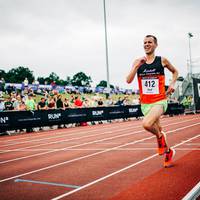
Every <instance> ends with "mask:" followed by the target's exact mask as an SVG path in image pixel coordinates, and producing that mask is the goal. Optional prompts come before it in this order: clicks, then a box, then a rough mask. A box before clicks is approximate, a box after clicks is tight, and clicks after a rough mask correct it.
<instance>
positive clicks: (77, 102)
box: [74, 95, 87, 126]
mask: <svg viewBox="0 0 200 200" xmlns="http://www.w3.org/2000/svg"><path fill="white" fill-rule="evenodd" d="M74 107H75V108H81V107H83V101H82V100H81V99H80V96H79V95H78V96H76V97H75V101H74ZM79 125H81V126H87V122H81V123H77V124H76V126H79Z"/></svg>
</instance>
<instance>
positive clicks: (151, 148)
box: [20, 144, 200, 152]
mask: <svg viewBox="0 0 200 200" xmlns="http://www.w3.org/2000/svg"><path fill="white" fill-rule="evenodd" d="M154 145H155V144H154ZM155 148H156V147H134V148H119V149H114V151H135V150H136V151H137V150H140V151H142V150H155ZM110 149H111V148H68V149H29V150H21V151H20V152H35V151H54V150H56V151H98V150H110ZM176 150H180V151H185V150H200V147H197V148H176Z"/></svg>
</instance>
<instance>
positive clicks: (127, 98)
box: [123, 95, 131, 106]
mask: <svg viewBox="0 0 200 200" xmlns="http://www.w3.org/2000/svg"><path fill="white" fill-rule="evenodd" d="M123 105H124V106H128V105H131V103H130V100H129V96H128V95H125V96H124V100H123Z"/></svg>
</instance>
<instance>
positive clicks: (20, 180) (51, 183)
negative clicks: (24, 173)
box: [14, 179, 81, 189]
mask: <svg viewBox="0 0 200 200" xmlns="http://www.w3.org/2000/svg"><path fill="white" fill-rule="evenodd" d="M14 182H16V183H19V182H25V183H36V184H43V185H53V186H60V187H67V188H75V189H76V188H80V187H81V186H77V185H69V184H62V183H53V182H46V181H34V180H27V179H15V180H14Z"/></svg>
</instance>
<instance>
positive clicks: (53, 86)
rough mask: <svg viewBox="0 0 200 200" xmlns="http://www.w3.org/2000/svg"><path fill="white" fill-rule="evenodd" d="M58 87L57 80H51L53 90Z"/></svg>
mask: <svg viewBox="0 0 200 200" xmlns="http://www.w3.org/2000/svg"><path fill="white" fill-rule="evenodd" d="M55 89H56V82H55V81H52V82H51V90H55Z"/></svg>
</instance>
